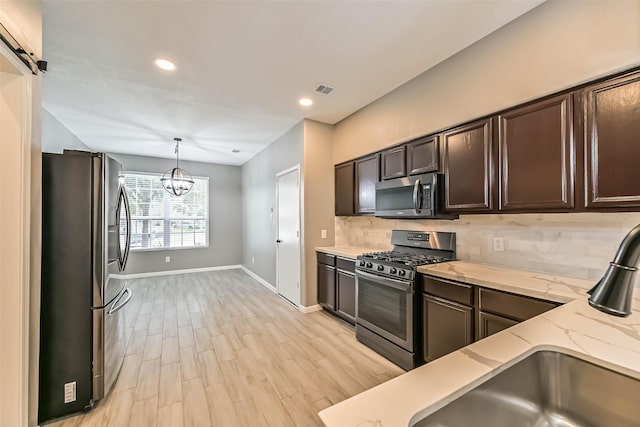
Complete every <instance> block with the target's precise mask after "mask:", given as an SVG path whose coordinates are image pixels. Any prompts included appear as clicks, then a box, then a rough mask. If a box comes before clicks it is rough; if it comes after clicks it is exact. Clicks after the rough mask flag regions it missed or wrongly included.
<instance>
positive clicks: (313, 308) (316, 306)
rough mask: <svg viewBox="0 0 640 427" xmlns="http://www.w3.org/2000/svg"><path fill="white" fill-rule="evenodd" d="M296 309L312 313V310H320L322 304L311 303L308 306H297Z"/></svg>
mask: <svg viewBox="0 0 640 427" xmlns="http://www.w3.org/2000/svg"><path fill="white" fill-rule="evenodd" d="M298 310H300V311H301V312H303V313H313V312H314V311H319V310H322V306H321V305H320V304H316V305H311V306H309V307H305V306H304V305H300V306H298Z"/></svg>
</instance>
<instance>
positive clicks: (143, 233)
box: [124, 172, 209, 250]
mask: <svg viewBox="0 0 640 427" xmlns="http://www.w3.org/2000/svg"><path fill="white" fill-rule="evenodd" d="M161 177H162V175H160V174H147V173H139V172H131V173H125V175H124V186H125V188H126V189H127V195H128V196H129V204H130V205H131V250H154V249H168V248H198V247H207V246H208V245H209V179H208V178H195V177H194V178H193V180H194V181H195V183H194V184H193V188H192V189H191V191H190V192H188V193H187V194H185V195H184V196H181V197H176V196H173V195H171V194H169V193H167V192H166V191H165V189H164V188H162V184H161V183H160V178H161Z"/></svg>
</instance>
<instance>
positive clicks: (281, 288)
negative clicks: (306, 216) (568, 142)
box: [276, 167, 300, 306]
mask: <svg viewBox="0 0 640 427" xmlns="http://www.w3.org/2000/svg"><path fill="white" fill-rule="evenodd" d="M299 172H300V170H299V168H298V167H296V168H295V169H292V170H288V171H285V172H282V173H280V174H278V175H277V176H276V189H277V190H276V191H277V199H278V200H277V203H278V210H277V215H278V222H277V224H278V225H277V237H276V239H277V240H276V245H277V246H276V263H277V265H276V283H277V287H278V293H279V294H280V295H282V296H283V297H285V298H286V299H288V300H289V301H291V302H292V303H293V304H295V305H296V306H297V305H299V304H300V191H299V188H298V187H299V175H300V173H299Z"/></svg>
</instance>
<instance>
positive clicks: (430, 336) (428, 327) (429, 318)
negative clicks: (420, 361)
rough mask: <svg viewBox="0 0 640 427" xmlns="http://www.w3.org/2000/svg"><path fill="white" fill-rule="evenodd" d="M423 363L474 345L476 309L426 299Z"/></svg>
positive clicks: (426, 297) (449, 302) (424, 299)
mask: <svg viewBox="0 0 640 427" xmlns="http://www.w3.org/2000/svg"><path fill="white" fill-rule="evenodd" d="M422 302H423V309H424V310H423V324H424V329H423V339H424V348H423V350H424V360H425V361H426V362H430V361H432V360H434V359H437V358H438V357H441V356H444V355H445V354H449V353H451V352H452V351H456V350H458V349H460V348H462V347H465V346H467V345H469V344H471V343H472V342H473V309H472V308H471V307H467V306H465V305H461V304H457V303H454V302H451V301H447V300H444V299H442V298H436V297H432V296H430V295H424V296H423V301H422Z"/></svg>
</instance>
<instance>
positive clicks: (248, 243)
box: [242, 122, 304, 286]
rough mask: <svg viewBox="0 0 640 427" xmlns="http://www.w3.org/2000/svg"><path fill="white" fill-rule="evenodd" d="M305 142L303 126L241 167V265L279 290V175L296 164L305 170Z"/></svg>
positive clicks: (273, 143) (298, 126) (297, 126)
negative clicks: (242, 248) (242, 239)
mask: <svg viewBox="0 0 640 427" xmlns="http://www.w3.org/2000/svg"><path fill="white" fill-rule="evenodd" d="M303 139H304V125H303V122H300V123H298V124H297V125H295V126H294V127H293V128H291V129H290V130H288V131H287V132H286V133H285V134H284V135H282V136H281V137H280V138H278V139H277V140H275V141H274V142H272V143H271V144H269V145H268V146H267V147H266V148H265V149H264V150H262V151H261V152H259V153H258V154H256V155H255V156H254V157H253V158H252V159H251V160H249V161H248V162H246V163H245V164H244V165H242V197H243V211H242V225H243V229H244V244H243V246H244V252H243V259H242V264H243V265H244V266H245V267H247V268H248V269H250V270H251V271H253V272H254V273H255V274H257V275H258V276H260V277H261V278H262V279H264V280H266V281H267V282H269V283H270V284H271V285H273V286H276V243H275V241H276V217H275V209H276V174H277V173H279V172H282V171H283V170H285V169H288V168H290V167H292V166H295V165H297V164H299V165H300V168H301V169H302V166H303V161H302V155H303ZM252 258H253V259H254V262H252Z"/></svg>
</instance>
